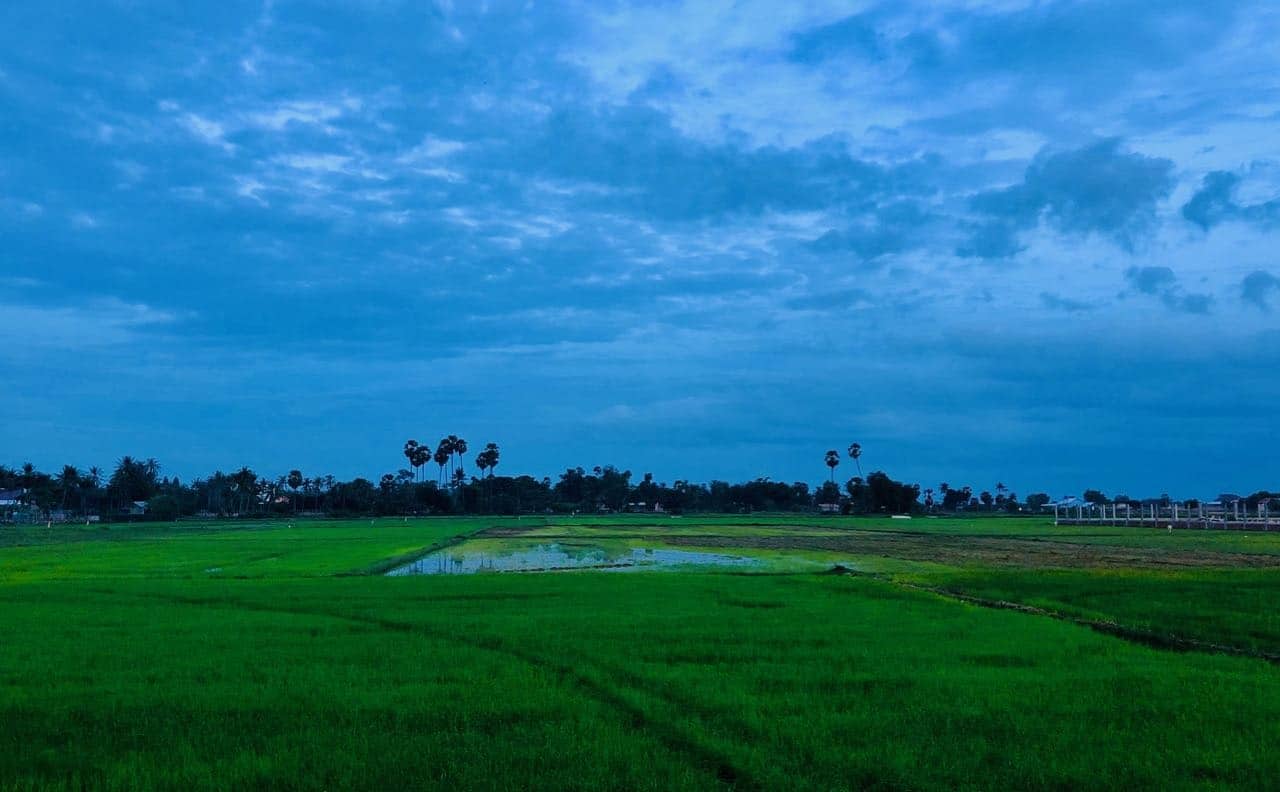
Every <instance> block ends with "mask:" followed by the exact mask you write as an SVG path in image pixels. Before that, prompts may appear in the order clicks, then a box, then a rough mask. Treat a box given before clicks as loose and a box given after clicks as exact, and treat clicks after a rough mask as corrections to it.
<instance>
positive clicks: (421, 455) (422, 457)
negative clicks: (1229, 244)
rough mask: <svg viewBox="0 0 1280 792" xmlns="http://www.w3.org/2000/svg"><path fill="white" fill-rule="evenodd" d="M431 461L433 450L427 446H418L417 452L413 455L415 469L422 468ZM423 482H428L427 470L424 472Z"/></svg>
mask: <svg viewBox="0 0 1280 792" xmlns="http://www.w3.org/2000/svg"><path fill="white" fill-rule="evenodd" d="M430 461H431V449H430V448H428V447H426V446H425V445H420V446H418V448H417V450H416V451H414V453H413V466H414V468H421V467H423V466H425V465H426V464H427V463H428V462H430ZM422 480H423V481H426V480H427V472H426V471H425V470H424V471H422Z"/></svg>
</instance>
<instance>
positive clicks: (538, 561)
mask: <svg viewBox="0 0 1280 792" xmlns="http://www.w3.org/2000/svg"><path fill="white" fill-rule="evenodd" d="M760 565H761V562H760V560H759V559H756V558H749V557H746V556H736V555H726V554H723V553H706V552H698V551H696V550H674V549H670V548H665V547H615V548H612V549H610V548H605V547H601V546H597V545H582V544H560V543H557V542H551V543H546V544H544V543H537V544H532V543H527V542H512V543H509V544H507V545H504V546H498V547H494V546H492V545H491V544H489V545H486V544H482V543H480V542H476V543H464V544H461V545H458V546H456V547H451V548H449V549H447V550H441V551H438V552H435V553H430V554H429V555H426V556H423V557H422V558H420V559H418V560H416V561H413V562H410V563H408V564H405V565H404V566H401V567H397V568H395V569H393V570H391V571H390V572H388V573H387V574H388V575H457V574H463V575H465V574H474V573H476V572H570V571H577V570H602V571H609V572H621V571H633V572H634V571H646V570H648V571H652V570H660V569H667V570H670V569H682V568H687V567H738V568H743V567H746V568H750V567H758V566H760Z"/></svg>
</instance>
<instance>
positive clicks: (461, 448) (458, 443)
mask: <svg viewBox="0 0 1280 792" xmlns="http://www.w3.org/2000/svg"><path fill="white" fill-rule="evenodd" d="M453 452H454V453H455V454H457V455H458V470H463V464H462V457H463V456H465V455H466V453H467V441H466V440H463V439H462V438H461V437H457V438H454V441H453ZM464 475H465V474H464Z"/></svg>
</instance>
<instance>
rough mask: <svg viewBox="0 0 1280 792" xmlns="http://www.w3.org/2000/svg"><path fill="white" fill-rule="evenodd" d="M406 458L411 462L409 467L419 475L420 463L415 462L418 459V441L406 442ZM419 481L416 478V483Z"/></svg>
mask: <svg viewBox="0 0 1280 792" xmlns="http://www.w3.org/2000/svg"><path fill="white" fill-rule="evenodd" d="M404 458H405V459H407V460H409V467H411V468H413V471H414V473H417V472H418V463H417V462H414V460H415V459H417V458H418V441H417V440H406V441H404ZM417 480H418V479H417V477H416V476H415V477H414V481H415V482H417Z"/></svg>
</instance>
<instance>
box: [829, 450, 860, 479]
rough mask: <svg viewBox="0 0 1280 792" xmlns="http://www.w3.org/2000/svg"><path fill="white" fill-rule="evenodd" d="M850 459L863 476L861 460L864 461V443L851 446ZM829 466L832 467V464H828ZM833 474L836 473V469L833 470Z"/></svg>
mask: <svg viewBox="0 0 1280 792" xmlns="http://www.w3.org/2000/svg"><path fill="white" fill-rule="evenodd" d="M849 458H850V459H852V460H853V464H855V465H857V466H858V475H859V476H861V475H862V462H861V461H860V460H861V459H862V443H850V444H849ZM827 464H828V465H830V464H831V463H830V462H828V463H827ZM832 472H833V473H834V472H835V470H834V468H833V469H832Z"/></svg>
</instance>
